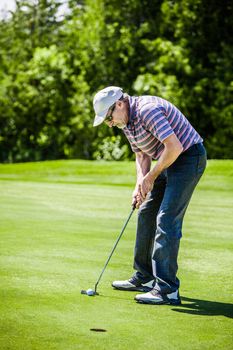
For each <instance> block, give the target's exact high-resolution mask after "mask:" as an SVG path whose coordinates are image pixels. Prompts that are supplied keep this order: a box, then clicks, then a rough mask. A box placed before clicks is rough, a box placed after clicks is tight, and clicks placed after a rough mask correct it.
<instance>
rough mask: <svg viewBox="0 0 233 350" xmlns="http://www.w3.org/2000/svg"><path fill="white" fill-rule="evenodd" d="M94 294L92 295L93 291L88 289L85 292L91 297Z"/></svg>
mask: <svg viewBox="0 0 233 350" xmlns="http://www.w3.org/2000/svg"><path fill="white" fill-rule="evenodd" d="M94 294H95V293H94V291H93V289H90V288H89V289H88V290H87V295H89V296H91V295H94Z"/></svg>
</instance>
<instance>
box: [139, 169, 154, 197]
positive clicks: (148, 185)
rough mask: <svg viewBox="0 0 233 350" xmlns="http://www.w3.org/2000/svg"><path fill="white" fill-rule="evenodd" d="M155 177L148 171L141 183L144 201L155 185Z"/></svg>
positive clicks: (141, 193) (141, 194)
mask: <svg viewBox="0 0 233 350" xmlns="http://www.w3.org/2000/svg"><path fill="white" fill-rule="evenodd" d="M154 181H155V178H154V177H153V176H152V175H151V173H150V172H149V173H147V174H146V175H145V176H144V178H143V179H142V182H141V184H140V196H141V199H142V201H144V200H145V199H146V196H147V194H148V193H149V192H150V191H151V190H152V188H153V186H154Z"/></svg>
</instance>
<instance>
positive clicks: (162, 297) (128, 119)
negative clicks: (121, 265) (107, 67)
mask: <svg viewBox="0 0 233 350" xmlns="http://www.w3.org/2000/svg"><path fill="white" fill-rule="evenodd" d="M93 105H94V110H95V113H96V116H95V120H94V126H97V125H100V124H101V123H102V122H105V123H106V124H107V125H108V126H109V127H113V126H116V127H118V128H121V129H122V130H123V132H124V134H125V135H126V137H127V138H128V140H129V142H130V145H131V148H132V150H133V152H135V154H136V169H137V182H136V186H135V189H134V192H133V200H132V204H133V205H135V206H136V208H139V211H138V222H137V235H136V243H135V252H134V269H135V270H136V273H135V274H134V275H133V276H132V277H131V278H130V279H129V280H127V281H115V282H113V283H112V286H113V287H114V288H116V289H121V290H133V291H142V292H146V293H143V294H138V295H136V297H135V300H136V301H137V302H140V303H147V304H172V305H179V304H180V303H181V301H180V296H179V285H180V283H179V279H178V278H177V276H176V274H177V269H178V265H177V257H178V250H179V243H180V238H181V236H182V223H183V218H184V214H185V211H186V209H187V206H188V203H189V201H190V199H191V196H192V193H193V190H194V188H195V187H196V185H197V183H198V181H199V179H200V177H201V175H202V174H203V172H204V170H205V167H206V152H205V148H204V146H203V144H202V141H203V140H202V138H201V137H200V135H199V134H198V133H197V132H196V130H195V129H194V128H193V127H192V125H191V124H190V123H189V121H188V120H187V119H186V118H185V116H184V115H183V114H182V113H181V112H180V111H179V110H178V109H177V108H176V107H175V106H174V105H173V104H172V103H170V102H168V101H166V100H164V99H162V98H159V97H157V96H139V97H134V96H129V95H127V94H124V93H123V91H122V89H121V88H119V87H116V86H110V87H107V88H105V89H103V90H101V91H99V92H98V93H97V94H96V95H95V97H94V100H93ZM153 159H156V160H157V162H156V164H155V165H154V166H152V164H151V162H152V160H153Z"/></svg>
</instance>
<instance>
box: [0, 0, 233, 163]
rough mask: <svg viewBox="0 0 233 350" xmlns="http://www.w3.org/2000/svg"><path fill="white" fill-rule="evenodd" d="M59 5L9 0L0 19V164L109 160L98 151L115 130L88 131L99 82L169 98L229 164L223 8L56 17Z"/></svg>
mask: <svg viewBox="0 0 233 350" xmlns="http://www.w3.org/2000/svg"><path fill="white" fill-rule="evenodd" d="M60 4H61V2H59V1H57V0H46V1H45V0H38V1H37V2H35V1H32V0H31V1H30V0H25V1H17V6H16V11H15V12H14V13H13V15H12V16H11V17H10V18H8V19H2V20H1V21H0V161H2V162H16V161H28V160H43V159H58V158H86V159H93V158H101V159H107V158H111V157H113V158H112V159H116V158H115V156H112V155H111V156H110V157H109V156H107V155H104V151H103V149H105V148H104V147H107V148H108V147H110V146H109V145H110V144H111V145H112V141H113V144H114V142H115V141H114V140H118V141H119V143H120V148H122V147H123V145H124V144H126V142H127V141H126V140H125V138H124V136H122V133H121V132H120V131H119V130H112V129H111V130H109V129H108V128H106V127H99V128H93V126H92V121H93V116H94V112H93V107H92V98H93V95H94V93H95V92H96V91H97V90H98V89H100V88H103V87H105V86H107V85H118V86H121V87H123V88H124V90H125V91H127V92H129V93H130V94H156V95H159V96H162V97H163V98H166V99H168V100H170V101H171V102H173V103H175V104H176V105H177V106H178V107H179V108H180V109H181V110H182V111H183V112H184V114H185V115H187V117H188V119H189V120H190V121H191V122H192V124H193V125H194V126H195V127H196V128H197V130H198V131H199V133H200V134H201V135H202V136H203V138H204V140H205V144H206V146H207V149H208V154H209V157H216V158H232V149H233V141H232V140H233V117H232V112H233V104H232V90H233V75H232V61H233V50H232V46H233V45H232V33H231V30H232V27H233V17H232V16H231V15H230V14H231V12H232V8H233V5H232V3H231V2H230V1H228V0H226V1H223V2H221V3H219V2H211V3H209V2H206V1H205V0H192V1H188V0H179V1H170V0H156V1H148V0H142V1H139V0H133V1H132V0H126V1H124V2H123V3H119V1H116V0H112V1H108V0H96V1H94V0H83V1H74V0H69V1H68V2H67V4H68V5H69V8H70V10H69V11H68V12H67V13H66V14H65V15H64V16H63V17H61V16H60V17H59V16H58V13H59V8H60ZM109 142H110V143H109ZM100 145H105V146H100ZM106 145H108V146H106ZM101 147H103V149H101ZM111 147H112V146H111ZM111 147H110V148H111ZM126 147H127V151H126ZM126 147H124V148H125V151H124V155H122V157H123V158H124V157H131V152H130V151H129V146H128V145H127V146H126ZM98 152H99V153H98ZM110 153H111V152H110ZM120 159H121V157H120Z"/></svg>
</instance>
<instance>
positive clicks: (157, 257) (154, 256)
mask: <svg viewBox="0 0 233 350" xmlns="http://www.w3.org/2000/svg"><path fill="white" fill-rule="evenodd" d="M205 167H206V151H205V148H204V146H203V144H202V143H199V144H196V145H193V146H191V147H190V148H189V149H188V150H186V151H185V152H183V153H182V154H181V155H180V156H179V157H178V158H177V159H176V161H175V162H174V163H173V164H172V165H171V166H170V167H169V168H168V169H167V170H166V171H164V172H163V173H162V174H161V175H160V176H159V177H158V178H157V179H156V180H155V183H154V187H153V190H152V191H151V192H150V193H149V195H148V197H147V200H146V201H145V202H144V203H143V204H142V205H141V206H140V208H139V211H138V222H137V235H136V243H135V251H134V269H135V270H136V271H137V272H136V273H135V277H136V278H138V279H139V280H140V281H141V282H142V283H145V282H147V281H150V280H152V279H155V280H156V283H155V289H156V290H158V291H159V292H161V293H171V292H174V291H176V290H177V289H178V288H179V286H180V282H179V279H178V278H177V276H176V274H177V270H178V264H177V258H178V251H179V243H180V238H181V237H182V224H183V218H184V214H185V211H186V209H187V207H188V204H189V201H190V199H191V196H192V193H193V191H194V189H195V187H196V185H197V183H198V181H199V179H200V177H201V176H202V174H203V172H204V170H205ZM156 277H158V278H161V279H162V280H164V281H165V282H167V283H168V284H169V286H170V287H169V286H168V285H166V284H164V283H162V282H161V281H159V279H156Z"/></svg>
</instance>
